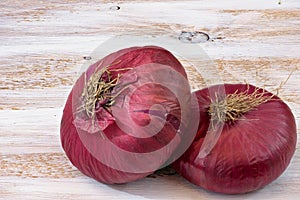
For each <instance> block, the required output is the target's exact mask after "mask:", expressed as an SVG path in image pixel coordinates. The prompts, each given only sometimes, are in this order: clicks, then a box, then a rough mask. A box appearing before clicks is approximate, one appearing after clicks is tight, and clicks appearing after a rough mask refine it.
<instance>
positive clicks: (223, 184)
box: [173, 84, 297, 194]
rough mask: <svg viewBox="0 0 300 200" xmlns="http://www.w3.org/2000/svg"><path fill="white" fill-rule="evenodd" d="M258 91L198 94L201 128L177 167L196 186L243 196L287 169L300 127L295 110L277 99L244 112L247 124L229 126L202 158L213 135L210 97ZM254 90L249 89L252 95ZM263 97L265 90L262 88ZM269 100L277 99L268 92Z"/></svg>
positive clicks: (239, 86) (233, 88)
mask: <svg viewBox="0 0 300 200" xmlns="http://www.w3.org/2000/svg"><path fill="white" fill-rule="evenodd" d="M221 87H225V93H226V94H233V93H234V92H235V91H236V90H238V91H239V92H243V91H247V93H248V94H251V93H253V92H254V90H255V88H256V87H254V86H252V85H245V84H225V85H216V86H211V87H209V88H205V89H202V90H199V91H196V96H197V99H198V104H199V110H200V123H199V127H198V132H197V136H196V138H195V140H194V141H193V143H192V145H191V146H190V148H189V149H188V150H187V151H186V152H185V153H184V154H183V155H182V156H181V157H180V158H179V159H178V160H177V161H176V162H175V163H173V167H174V168H175V169H176V171H177V172H179V173H180V174H181V175H182V176H183V177H184V178H186V179H187V180H188V181H190V182H191V183H193V184H195V185H198V186H200V187H202V188H205V189H207V190H210V191H214V192H218V193H225V194H239V193H247V192H251V191H254V190H257V189H260V188H262V187H264V186H266V185H267V184H269V183H271V182H272V181H274V180H275V179H276V178H278V177H279V176H280V175H281V174H282V173H283V172H284V170H285V169H286V168H287V167H288V165H289V163H290V161H291V158H292V156H293V154H294V152H295V148H296V140H297V133H296V123H295V119H294V116H293V114H292V112H291V110H290V108H289V107H288V106H287V105H286V104H285V103H284V102H283V101H282V100H281V99H279V98H278V97H277V96H273V97H272V99H271V100H269V101H267V102H265V103H262V104H260V105H259V106H257V107H256V108H254V109H253V110H251V111H249V112H247V113H245V114H244V115H243V118H244V119H242V120H236V121H235V122H233V123H228V122H225V125H224V127H223V129H222V132H221V135H220V137H219V139H218V140H217V143H216V144H215V146H214V147H213V149H212V150H211V151H210V152H209V154H208V155H206V156H205V157H204V158H200V159H199V157H198V158H197V156H198V154H199V151H200V149H201V145H202V144H203V140H204V138H205V136H206V133H207V131H208V127H209V123H210V115H209V114H208V112H207V111H208V108H209V106H210V104H211V102H212V100H211V98H210V96H211V95H210V94H213V93H214V92H216V91H218V90H219V89H220V88H221ZM248 87H249V88H248ZM247 89H249V90H247ZM259 91H260V92H262V91H263V90H262V89H260V90H259ZM264 96H272V94H271V93H269V92H267V91H265V94H264Z"/></svg>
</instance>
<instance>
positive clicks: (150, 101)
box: [61, 46, 196, 184]
mask: <svg viewBox="0 0 300 200" xmlns="http://www.w3.org/2000/svg"><path fill="white" fill-rule="evenodd" d="M190 105H191V95H190V90H189V84H188V81H187V78H186V73H185V70H184V68H183V67H182V65H181V64H180V62H179V61H178V60H177V59H176V58H175V57H174V56H173V55H172V54H171V53H170V52H169V51H167V50H165V49H163V48H160V47H155V46H146V47H132V48H128V49H123V50H120V51H118V52H115V53H112V54H110V55H108V56H106V57H105V58H103V59H101V60H100V61H98V62H96V63H95V64H93V65H91V66H90V67H89V68H88V69H87V71H86V73H84V74H82V76H81V77H80V78H79V79H78V81H77V82H76V84H75V85H74V87H73V89H72V91H71V93H70V95H69V97H68V99H67V102H66V105H65V108H64V112H63V117H62V122H61V142H62V146H63V149H64V150H65V152H66V155H67V156H68V158H69V159H70V161H71V162H72V163H73V165H74V166H76V167H77V168H78V169H79V170H80V171H81V172H82V173H84V174H86V175H87V176H90V177H92V178H94V179H96V180H98V181H100V182H104V183H108V184H112V183H126V182H129V181H134V180H137V179H140V178H142V177H145V176H147V175H149V174H151V173H152V172H153V171H155V170H157V169H159V168H160V167H161V166H163V165H164V164H166V163H167V162H169V163H170V162H172V161H173V160H174V159H177V158H178V157H179V156H180V155H178V156H177V157H176V155H175V154H176V152H179V153H177V154H180V151H177V150H178V148H179V149H182V153H183V151H184V150H186V149H187V148H188V145H189V144H190V143H191V142H192V139H193V136H192V135H191V136H188V135H187V134H186V135H184V136H183V135H182V133H183V132H186V131H187V130H188V129H191V128H190V127H192V126H188V123H190V121H193V120H194V118H193V119H190V118H189V116H192V115H191V114H192V113H191V112H190V109H191V108H190V107H189V106H190ZM190 131H191V130H190ZM195 133H196V130H195ZM182 137H183V138H182ZM189 138H190V139H189ZM189 140H190V143H188V142H186V141H189ZM181 141H185V142H184V143H182V142H181ZM181 143H182V144H184V145H185V146H182V145H180V144H181ZM184 148H185V149H184ZM175 150H176V152H175ZM182 153H181V154H182ZM172 159H173V160H172Z"/></svg>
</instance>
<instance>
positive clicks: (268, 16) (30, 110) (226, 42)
mask: <svg viewBox="0 0 300 200" xmlns="http://www.w3.org/2000/svg"><path fill="white" fill-rule="evenodd" d="M112 6H120V10H116V9H113V8H111V7H112ZM181 31H205V32H207V33H208V34H209V35H210V36H211V38H214V41H208V42H205V43H201V44H199V45H200V46H201V47H202V49H203V50H204V51H205V52H206V53H207V54H208V55H209V57H210V58H211V60H212V61H214V63H215V64H216V67H217V70H218V71H219V73H220V74H221V75H222V78H223V79H224V80H225V81H227V82H240V81H244V80H246V81H247V82H249V83H252V84H256V85H258V86H264V87H266V88H267V89H269V90H274V89H275V88H277V87H278V86H279V85H280V83H281V82H282V81H284V80H286V78H287V77H288V75H289V74H290V72H291V71H294V72H293V74H292V76H291V77H290V79H289V80H288V81H287V82H286V84H285V85H284V86H283V87H282V89H281V90H280V93H279V95H280V97H282V98H283V99H284V100H285V101H286V102H287V103H288V104H289V106H290V107H291V108H292V110H293V113H294V114H295V117H296V120H297V126H298V134H299V130H300V129H299V127H300V87H299V84H300V70H299V69H300V57H299V52H300V43H299V41H300V2H299V0H286V1H285V0H283V1H282V2H281V4H280V5H279V4H278V1H276V0H269V1H260V0H251V1H250V0H247V1H246V0H245V1H234V0H228V1H226V0H224V1H221V0H220V1H217V0H212V1H208V0H206V1H204V0H199V1H171V0H165V1H158V0H129V1H124V0H123V1H107V0H102V1H101V0H89V1H85V2H83V1H79V0H68V1H67V0H61V1H60V0H48V1H47V0H30V1H29V0H24V1H17V0H2V1H1V2H0V46H1V48H0V75H1V76H0V199H14V200H16V199H111V200H112V199H286V200H287V199H299V197H300V150H299V139H298V144H297V145H298V146H297V150H296V153H295V156H294V158H293V160H292V162H291V164H290V166H289V168H288V169H287V170H286V172H285V173H284V174H283V175H282V176H281V177H280V178H278V179H277V180H276V181H274V182H273V183H271V184H270V185H268V186H267V187H265V188H263V189H261V190H259V191H257V192H253V193H249V194H246V195H236V196H227V195H220V194H215V193H211V192H207V191H205V190H202V189H200V188H197V187H195V186H193V185H192V184H190V183H188V182H187V181H185V180H183V178H181V177H179V176H177V175H175V176H164V177H158V178H145V179H143V180H140V181H137V182H133V183H129V184H125V185H115V186H108V185H104V184H101V183H98V182H96V181H94V180H92V179H90V178H88V177H85V176H84V175H82V174H81V173H80V172H78V171H77V170H76V168H74V167H72V165H71V164H70V162H69V161H68V160H67V158H66V157H65V155H64V153H63V151H62V148H61V145H60V138H59V126H60V119H61V115H62V109H63V106H64V103H65V100H66V98H67V95H68V93H69V91H70V89H71V87H72V84H73V83H74V81H75V80H76V78H77V76H78V73H79V70H80V68H81V66H82V64H83V63H84V59H83V56H88V55H89V54H90V53H91V52H92V51H93V50H94V49H95V48H96V47H97V46H98V45H100V44H101V43H102V42H104V41H105V40H107V39H109V38H110V37H112V36H114V35H117V34H126V35H149V36H153V37H160V36H162V35H167V36H170V37H173V38H174V40H175V39H176V37H177V36H178V34H179V33H180V32H181ZM195 59H197V58H195ZM189 75H190V78H191V82H192V84H194V85H195V84H197V83H196V82H197V80H200V79H199V77H198V76H195V74H193V72H190V74H189ZM197 77H198V79H197Z"/></svg>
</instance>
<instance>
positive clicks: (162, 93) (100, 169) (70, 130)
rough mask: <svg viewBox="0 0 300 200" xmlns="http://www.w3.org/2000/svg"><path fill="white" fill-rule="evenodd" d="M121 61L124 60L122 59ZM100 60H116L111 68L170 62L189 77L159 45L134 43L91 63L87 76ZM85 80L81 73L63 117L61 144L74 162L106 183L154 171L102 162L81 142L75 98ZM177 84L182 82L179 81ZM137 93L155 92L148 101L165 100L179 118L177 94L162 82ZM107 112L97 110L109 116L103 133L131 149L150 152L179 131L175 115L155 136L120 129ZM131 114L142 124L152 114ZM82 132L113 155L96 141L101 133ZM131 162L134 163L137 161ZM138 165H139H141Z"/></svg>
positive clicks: (127, 180) (78, 94)
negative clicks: (132, 170)
mask: <svg viewBox="0 0 300 200" xmlns="http://www.w3.org/2000/svg"><path fill="white" fill-rule="evenodd" d="M118 61H121V62H120V63H119V62H118ZM101 62H102V65H103V66H107V65H110V64H112V63H114V62H115V64H113V65H112V67H111V68H112V69H118V68H124V67H132V68H135V67H136V66H139V65H143V64H147V63H158V64H163V65H168V66H170V67H171V68H172V69H174V70H176V71H177V72H178V73H179V74H181V75H182V76H183V77H185V78H186V73H185V70H184V68H183V67H182V65H181V64H180V62H179V61H178V60H177V59H176V58H175V57H174V56H173V55H172V54H171V53H170V52H169V51H167V50H165V49H163V48H160V47H156V46H146V47H132V48H128V49H123V50H120V51H118V52H115V53H112V54H110V55H108V56H106V57H105V58H103V59H102V60H100V61H98V62H97V63H95V64H93V65H92V66H90V67H89V69H88V70H87V72H86V74H87V76H88V77H90V76H91V75H92V73H94V71H93V70H94V69H95V68H96V67H97V66H98V65H99V63H101ZM84 84H85V83H84V76H83V75H82V76H81V77H80V78H79V79H78V81H77V82H76V84H75V85H74V87H73V89H72V91H71V93H70V95H69V97H68V99H67V102H66V105H65V108H64V112H63V116H62V121H61V130H60V132H61V142H62V147H63V149H64V150H65V153H66V155H67V156H68V158H69V159H70V161H71V162H72V164H73V165H74V166H75V167H77V168H78V169H79V170H80V171H81V172H82V173H84V174H85V175H87V176H89V177H92V178H94V179H96V180H98V181H100V182H103V183H107V184H114V183H127V182H131V181H134V180H137V179H140V178H143V177H145V176H147V175H149V174H151V173H152V172H147V173H129V172H126V171H120V170H116V169H114V168H112V167H109V166H107V165H105V164H103V163H102V162H100V161H99V160H98V159H96V158H95V157H94V156H93V155H92V154H91V152H90V151H89V150H88V149H87V148H86V147H85V145H84V144H83V142H82V138H80V137H79V133H78V128H76V126H75V125H74V116H73V113H74V107H73V104H74V100H75V101H76V100H77V98H80V94H81V91H82V90H83V87H84ZM178 84H179V85H180V83H178ZM147 87H150V89H149V88H148V89H147ZM151 88H152V89H151ZM155 88H156V89H155ZM78 91H79V92H78ZM136 93H137V95H140V94H138V93H142V94H144V95H145V96H146V97H147V95H149V96H151V95H152V96H153V95H155V96H156V97H157V98H153V99H152V100H149V99H147V101H145V102H146V103H147V104H151V103H153V104H155V103H161V102H166V104H169V105H170V107H172V109H171V111H170V114H172V116H175V117H176V118H179V119H180V115H181V113H180V106H179V105H178V101H177V99H176V96H174V95H172V94H170V91H168V90H166V89H164V88H163V87H162V86H158V85H155V83H153V84H148V85H145V86H143V87H141V88H139V89H138V90H137V91H136ZM74 95H75V97H74ZM133 97H134V96H133ZM135 97H136V95H135ZM141 98H143V96H142V95H140V96H139V98H133V99H132V101H131V102H130V106H131V107H130V108H128V109H130V110H134V106H135V104H137V108H139V107H138V106H139V105H138V103H139V102H143V101H142V100H141ZM166 107H168V105H166ZM149 109H150V108H149ZM106 114H107V113H106ZM106 114H103V115H102V114H101V112H98V113H97V118H98V120H99V121H101V120H104V121H105V120H106V122H105V124H106V125H105V128H103V130H102V131H103V133H104V134H105V135H106V137H107V138H108V139H110V140H111V142H112V143H114V144H115V145H117V146H118V147H120V148H122V149H124V150H126V151H128V152H135V153H145V152H149V151H150V152H151V151H153V150H155V149H159V148H161V147H163V146H165V145H166V144H168V143H169V142H170V140H171V139H172V138H174V136H175V134H176V131H177V130H176V128H178V127H176V125H175V124H174V123H173V122H172V119H170V120H169V119H167V123H166V125H165V127H164V128H163V130H161V131H160V132H159V133H158V134H157V135H156V136H153V137H149V138H141V139H139V138H138V139H137V138H135V137H133V136H131V135H128V134H126V133H124V132H122V130H120V129H119V128H118V125H117V124H116V123H115V122H114V119H113V118H108V117H107V116H108V115H106ZM132 117H133V118H134V120H135V121H137V123H140V124H143V123H148V121H149V114H147V113H143V112H141V113H133V115H132ZM101 118H102V119H101ZM83 125H84V124H83ZM82 134H83V135H84V137H86V139H85V140H86V141H89V144H91V145H92V146H93V147H91V148H94V149H98V150H97V152H99V151H102V153H103V154H107V155H110V153H111V152H110V149H101V146H99V145H98V143H97V141H99V139H100V138H99V137H100V135H99V134H90V133H88V132H84V131H83V133H82ZM175 148H176V146H172V147H171V149H169V151H170V152H168V153H166V155H162V158H155V159H157V160H159V159H160V160H159V162H161V163H162V164H163V162H165V161H166V160H167V159H168V157H169V155H168V154H172V151H174V149H175ZM111 159H115V162H116V165H122V163H118V158H111ZM155 159H154V160H149V161H148V163H151V162H158V161H156V160H155ZM129 162H130V161H129ZM148 163H147V162H146V163H145V165H148ZM129 164H131V165H134V163H129ZM136 167H137V168H138V167H139V166H136Z"/></svg>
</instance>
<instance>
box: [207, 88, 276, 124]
mask: <svg viewBox="0 0 300 200" xmlns="http://www.w3.org/2000/svg"><path fill="white" fill-rule="evenodd" d="M266 93H267V92H266V91H265V90H261V89H259V88H256V89H255V90H254V91H253V92H249V87H248V89H247V90H246V91H243V92H241V91H238V90H237V91H236V92H235V93H233V94H227V95H226V96H225V98H217V99H216V100H214V101H212V103H211V104H210V106H209V108H208V114H209V115H210V117H211V120H212V121H214V122H234V121H236V120H238V119H240V118H241V117H242V115H244V114H245V113H247V112H249V111H251V110H253V109H254V108H256V107H257V106H259V105H261V104H263V103H266V102H267V101H269V100H271V99H272V98H273V96H274V95H271V96H270V95H266ZM216 96H217V95H216Z"/></svg>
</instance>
